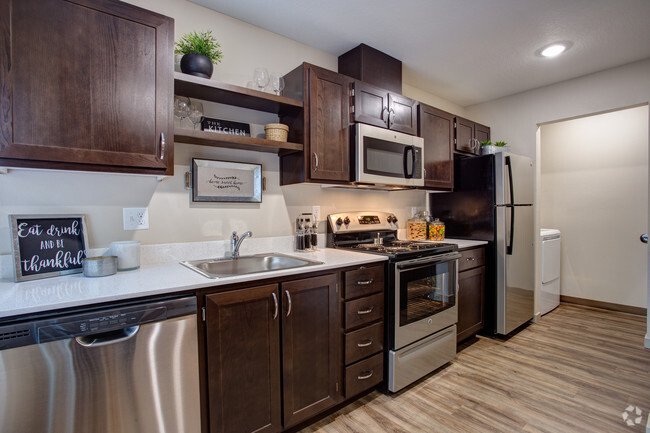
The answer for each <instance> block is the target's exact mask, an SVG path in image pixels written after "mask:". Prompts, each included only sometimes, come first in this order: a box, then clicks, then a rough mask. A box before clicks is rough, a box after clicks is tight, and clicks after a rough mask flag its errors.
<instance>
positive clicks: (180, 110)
mask: <svg viewBox="0 0 650 433" xmlns="http://www.w3.org/2000/svg"><path fill="white" fill-rule="evenodd" d="M189 115H190V98H186V97H184V96H174V116H176V117H178V118H179V119H180V123H181V124H182V123H183V119H185V118H186V117H188V116H189Z"/></svg>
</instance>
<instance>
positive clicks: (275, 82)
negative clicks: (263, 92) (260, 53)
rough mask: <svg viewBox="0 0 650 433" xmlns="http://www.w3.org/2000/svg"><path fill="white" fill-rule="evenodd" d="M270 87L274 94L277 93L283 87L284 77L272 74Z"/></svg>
mask: <svg viewBox="0 0 650 433" xmlns="http://www.w3.org/2000/svg"><path fill="white" fill-rule="evenodd" d="M271 88H272V89H273V92H275V94H276V95H279V94H280V92H281V91H282V89H284V77H283V76H282V75H278V74H272V75H271Z"/></svg>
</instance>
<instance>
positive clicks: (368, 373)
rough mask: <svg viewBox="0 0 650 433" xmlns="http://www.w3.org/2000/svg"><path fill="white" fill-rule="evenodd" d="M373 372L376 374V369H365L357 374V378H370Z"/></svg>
mask: <svg viewBox="0 0 650 433" xmlns="http://www.w3.org/2000/svg"><path fill="white" fill-rule="evenodd" d="M373 374H375V371H374V370H370V371H364V372H362V373H361V374H360V375H358V376H357V379H359V380H366V379H370V378H371V377H372V375H373Z"/></svg>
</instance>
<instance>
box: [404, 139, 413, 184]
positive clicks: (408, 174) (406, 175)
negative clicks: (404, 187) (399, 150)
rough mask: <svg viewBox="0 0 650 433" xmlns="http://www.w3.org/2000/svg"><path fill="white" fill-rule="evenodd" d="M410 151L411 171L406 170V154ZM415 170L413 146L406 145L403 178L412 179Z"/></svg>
mask: <svg viewBox="0 0 650 433" xmlns="http://www.w3.org/2000/svg"><path fill="white" fill-rule="evenodd" d="M409 152H411V172H410V173H409V171H408V168H409V167H408V154H409ZM414 172H415V146H406V147H405V148H404V178H406V179H412V178H413V173H414Z"/></svg>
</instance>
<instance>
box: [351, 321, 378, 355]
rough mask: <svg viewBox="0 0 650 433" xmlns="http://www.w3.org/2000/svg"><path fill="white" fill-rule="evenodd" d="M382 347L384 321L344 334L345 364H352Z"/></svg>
mask: <svg viewBox="0 0 650 433" xmlns="http://www.w3.org/2000/svg"><path fill="white" fill-rule="evenodd" d="M383 349H384V322H379V323H375V324H374V325H370V326H367V327H365V328H361V329H359V330H357V331H352V332H347V333H346V334H345V364H346V365H348V364H352V363H353V362H357V361H358V360H360V359H363V358H366V357H368V356H370V355H373V354H375V353H377V352H381V351H382V350H383Z"/></svg>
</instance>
